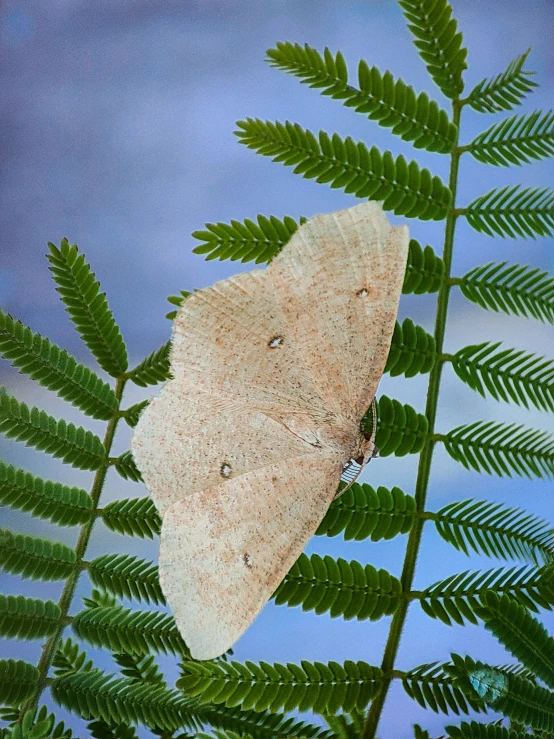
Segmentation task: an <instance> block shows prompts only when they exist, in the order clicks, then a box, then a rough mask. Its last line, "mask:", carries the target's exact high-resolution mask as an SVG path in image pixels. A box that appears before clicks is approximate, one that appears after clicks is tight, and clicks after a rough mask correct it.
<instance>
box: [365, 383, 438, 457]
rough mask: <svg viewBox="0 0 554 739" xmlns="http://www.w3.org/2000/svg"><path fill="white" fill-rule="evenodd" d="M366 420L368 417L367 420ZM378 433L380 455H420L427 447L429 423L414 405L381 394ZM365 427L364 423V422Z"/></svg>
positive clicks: (376, 438) (376, 440) (376, 441)
mask: <svg viewBox="0 0 554 739" xmlns="http://www.w3.org/2000/svg"><path fill="white" fill-rule="evenodd" d="M364 418H365V417H364ZM377 418H378V420H377V434H376V437H375V443H376V446H377V448H378V450H379V456H381V457H388V456H389V455H390V454H395V455H396V456H397V457H403V456H405V455H406V454H418V453H419V452H420V451H421V450H422V449H423V446H424V444H425V441H426V439H427V432H428V429H429V422H428V421H427V419H426V417H425V416H424V415H422V414H421V413H417V412H416V411H415V410H414V409H413V408H412V406H410V405H403V404H402V403H400V402H399V401H398V400H395V399H392V400H391V399H390V398H388V397H387V396H386V395H381V397H380V398H379V399H378V401H377ZM362 428H364V420H362Z"/></svg>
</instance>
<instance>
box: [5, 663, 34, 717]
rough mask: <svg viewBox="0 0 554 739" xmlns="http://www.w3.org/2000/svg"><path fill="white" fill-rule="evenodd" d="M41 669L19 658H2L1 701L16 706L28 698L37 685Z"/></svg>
mask: <svg viewBox="0 0 554 739" xmlns="http://www.w3.org/2000/svg"><path fill="white" fill-rule="evenodd" d="M38 679H39V671H38V670H37V668H36V667H35V666H34V665H31V664H29V663H28V662H23V660H21V659H18V660H15V659H0V703H1V704H3V705H8V706H10V705H13V706H16V705H18V704H19V703H21V702H23V701H24V700H25V698H28V697H29V696H30V695H31V693H32V692H33V690H34V689H35V687H36V684H37V683H38Z"/></svg>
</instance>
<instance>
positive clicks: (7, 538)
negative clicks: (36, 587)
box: [0, 529, 75, 581]
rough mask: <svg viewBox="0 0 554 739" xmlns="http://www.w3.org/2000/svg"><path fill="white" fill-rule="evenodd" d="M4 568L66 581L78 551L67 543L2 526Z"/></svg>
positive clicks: (1, 566) (27, 575) (1, 562)
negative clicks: (40, 537) (13, 530)
mask: <svg viewBox="0 0 554 739" xmlns="http://www.w3.org/2000/svg"><path fill="white" fill-rule="evenodd" d="M0 569H2V570H4V572H9V573H11V574H13V575H21V577H23V578H28V579H30V580H44V581H48V580H66V579H67V578H68V577H69V575H70V574H71V573H72V572H73V570H74V569H75V552H74V551H73V549H70V548H69V547H68V546H66V545H65V544H61V543H60V542H51V541H47V540H46V539H39V538H37V537H34V536H24V535H23V534H13V533H12V532H11V531H7V530H6V529H0Z"/></svg>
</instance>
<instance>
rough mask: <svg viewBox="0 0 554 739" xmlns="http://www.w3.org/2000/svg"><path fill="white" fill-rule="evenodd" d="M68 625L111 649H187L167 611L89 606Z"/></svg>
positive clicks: (144, 651) (164, 651)
mask: <svg viewBox="0 0 554 739" xmlns="http://www.w3.org/2000/svg"><path fill="white" fill-rule="evenodd" d="M71 627H72V629H73V631H74V632H75V634H76V635H77V636H78V637H79V638H80V639H83V641H86V642H88V643H89V644H92V645H93V646H95V647H104V648H106V649H110V650H111V651H113V652H128V653H130V654H148V652H149V651H151V650H154V651H155V652H161V653H162V654H186V652H187V650H186V647H185V644H184V642H183V640H182V638H181V635H180V634H179V632H178V631H177V627H176V626H175V623H174V621H173V618H172V617H171V616H169V615H168V614H167V613H160V612H157V611H132V610H129V609H127V608H123V606H115V607H110V606H105V607H99V608H89V609H87V610H85V611H81V612H80V613H78V614H77V615H76V616H75V617H74V618H73V621H72V623H71Z"/></svg>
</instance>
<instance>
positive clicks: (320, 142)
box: [236, 118, 451, 220]
mask: <svg viewBox="0 0 554 739" xmlns="http://www.w3.org/2000/svg"><path fill="white" fill-rule="evenodd" d="M237 125H238V127H239V130H238V131H237V132H236V135H237V137H238V139H239V141H240V142H241V143H242V144H245V145H246V146H248V148H250V149H254V150H255V151H257V152H258V153H259V154H264V155H265V156H270V157H272V158H273V161H275V162H282V163H283V164H285V165H286V166H294V172H295V174H301V175H302V176H303V177H305V178H308V179H311V178H315V179H316V182H328V183H330V185H331V187H334V188H344V191H345V192H347V193H352V194H353V195H355V196H356V197H358V198H369V199H370V200H382V201H383V207H384V208H385V210H392V211H393V212H394V213H396V214H397V215H404V216H407V217H408V218H415V217H418V218H421V219H422V220H429V219H433V220H442V219H443V218H445V217H446V211H447V209H448V205H449V203H450V200H451V193H450V190H449V189H448V187H446V185H444V184H443V183H442V182H441V180H440V178H439V177H437V176H432V175H431V173H430V172H429V170H427V169H420V168H419V165H418V164H417V163H416V162H415V161H411V162H407V161H406V159H405V158H404V157H403V156H402V155H400V156H398V157H396V159H395V158H394V157H393V155H392V154H391V153H390V152H389V151H385V152H384V153H381V152H380V151H379V150H378V149H377V147H375V146H373V147H371V149H367V147H366V146H365V144H363V143H362V142H361V141H360V142H358V143H356V142H355V141H354V140H353V139H351V138H350V137H347V138H346V139H341V137H340V136H339V135H338V134H333V136H332V137H331V136H329V135H328V134H326V133H325V132H324V131H320V133H319V139H318V138H316V137H315V136H314V134H313V133H312V132H311V131H308V130H304V129H303V128H302V127H301V126H299V125H298V124H293V123H289V122H288V121H287V122H286V123H284V124H283V123H279V122H277V123H271V122H269V121H262V120H260V119H256V120H254V119H252V118H248V119H247V120H246V121H239V122H238V123H237Z"/></svg>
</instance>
